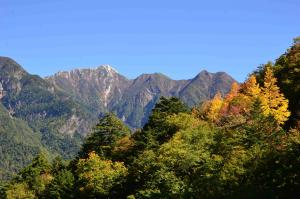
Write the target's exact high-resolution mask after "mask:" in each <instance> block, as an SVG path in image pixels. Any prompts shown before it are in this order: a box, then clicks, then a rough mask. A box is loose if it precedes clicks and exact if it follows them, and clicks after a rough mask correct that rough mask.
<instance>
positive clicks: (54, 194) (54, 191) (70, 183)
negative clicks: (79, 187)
mask: <svg viewBox="0 0 300 199" xmlns="http://www.w3.org/2000/svg"><path fill="white" fill-rule="evenodd" d="M74 184H75V177H74V175H73V173H72V172H71V171H69V170H65V169H64V170H61V171H59V173H57V174H56V175H55V176H54V179H53V180H52V181H51V183H50V184H49V185H48V187H47V190H46V192H45V194H44V197H45V198H51V199H71V198H75V193H76V191H75V189H74Z"/></svg>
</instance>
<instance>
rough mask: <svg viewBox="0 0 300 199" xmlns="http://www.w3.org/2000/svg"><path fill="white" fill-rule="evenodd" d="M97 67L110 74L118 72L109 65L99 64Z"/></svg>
mask: <svg viewBox="0 0 300 199" xmlns="http://www.w3.org/2000/svg"><path fill="white" fill-rule="evenodd" d="M98 69H100V70H104V71H106V72H107V73H108V74H110V75H112V74H115V73H118V71H117V70H116V69H115V68H113V67H112V66H110V65H101V66H100V67H98Z"/></svg>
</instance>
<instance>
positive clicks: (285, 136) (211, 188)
mask: <svg viewBox="0 0 300 199" xmlns="http://www.w3.org/2000/svg"><path fill="white" fill-rule="evenodd" d="M299 81H300V43H299V40H295V43H294V45H293V47H291V48H290V49H289V50H288V51H287V53H285V54H284V55H282V56H281V57H280V58H279V59H278V60H277V61H276V62H275V63H274V64H272V63H268V64H266V65H264V66H261V67H260V68H259V69H258V70H257V71H255V72H254V73H253V74H252V75H250V76H249V78H248V79H247V80H246V81H245V82H244V83H242V84H233V85H232V89H231V91H230V92H229V93H228V94H227V95H226V96H224V97H223V96H221V94H217V95H216V96H215V97H214V98H213V99H212V100H210V101H207V102H204V103H201V104H200V105H199V106H197V107H194V108H192V109H190V108H189V107H187V106H186V105H185V104H183V103H182V102H181V101H180V100H179V99H177V98H173V97H172V98H165V97H162V98H161V99H160V101H159V102H158V103H157V104H156V106H155V108H154V109H153V111H152V114H151V116H150V118H149V121H148V123H147V124H146V125H145V126H144V127H143V129H141V130H138V131H136V132H134V133H131V132H130V129H128V127H126V126H125V125H124V123H123V122H122V121H121V120H119V119H118V118H116V117H115V116H114V115H113V114H107V115H105V116H104V117H102V118H101V119H100V120H99V123H98V124H97V125H96V126H95V128H94V130H93V132H92V133H91V134H90V136H89V137H87V138H86V140H85V142H84V144H83V146H82V148H81V150H80V152H79V153H78V155H77V157H76V158H74V159H73V160H72V161H70V162H65V161H63V160H62V159H60V158H56V159H55V160H54V161H52V162H49V161H48V160H47V157H45V156H44V155H43V154H40V155H39V156H37V157H36V158H35V159H34V160H33V161H32V163H31V164H30V165H29V166H27V167H25V168H24V169H23V170H22V171H21V172H20V173H19V174H18V175H17V176H16V177H15V178H14V179H12V180H11V181H10V182H8V183H7V184H4V185H2V187H1V196H2V197H3V198H128V199H134V198H204V199H206V198H207V199H217V198H228V199H229V198H230V199H234V198H249V199H250V198H279V199H281V198H282V199H286V198H295V199H296V198H299V197H300V170H299V165H300V131H299V129H300V126H299V121H300V120H299V118H300V117H299V116H300V114H299V112H300V98H299V97H300V94H299V93H300V92H299V89H300V82H299Z"/></svg>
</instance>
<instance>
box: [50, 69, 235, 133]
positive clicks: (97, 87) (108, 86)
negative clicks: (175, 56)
mask: <svg viewBox="0 0 300 199" xmlns="http://www.w3.org/2000/svg"><path fill="white" fill-rule="evenodd" d="M46 79H47V80H48V81H49V83H51V84H52V85H54V86H55V88H56V89H57V90H61V91H63V92H65V93H68V94H69V95H70V96H72V97H73V99H74V100H75V101H77V102H79V103H82V104H84V105H85V106H86V107H88V109H89V110H91V111H92V112H93V113H94V114H96V115H97V114H101V113H103V112H115V113H116V114H117V115H118V116H119V117H120V118H121V119H123V120H124V121H125V122H126V123H127V124H128V125H129V126H131V127H133V128H140V127H142V126H143V125H144V124H145V122H146V121H147V119H148V116H149V114H150V112H151V110H152V108H153V107H154V105H155V103H156V102H157V100H158V99H159V98H160V96H175V97H179V98H181V99H182V100H183V101H184V102H185V103H187V104H188V105H190V106H194V105H197V104H198V103H200V102H201V101H204V100H207V99H210V98H212V97H213V96H214V95H215V94H216V93H217V92H218V91H219V92H221V93H222V94H225V93H227V92H228V91H229V90H230V88H231V84H232V83H233V82H234V81H235V80H234V79H233V78H232V77H230V76H229V75H228V74H226V73H224V72H219V73H209V72H207V71H202V72H201V73H200V74H198V75H197V76H196V77H195V78H193V79H189V80H172V79H170V78H169V77H167V76H165V75H163V74H160V73H155V74H143V75H141V76H139V77H137V78H136V79H134V80H129V79H127V78H126V77H124V76H123V75H121V74H119V73H118V72H117V71H116V70H115V69H113V68H112V67H111V66H108V65H105V66H100V67H98V68H96V69H75V70H72V71H69V72H59V73H57V74H55V75H53V76H50V77H47V78H46Z"/></svg>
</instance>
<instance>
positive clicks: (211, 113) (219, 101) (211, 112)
mask: <svg viewBox="0 0 300 199" xmlns="http://www.w3.org/2000/svg"><path fill="white" fill-rule="evenodd" d="M222 105H223V98H222V95H221V93H220V92H218V93H217V94H216V95H215V97H214V98H213V99H212V100H211V101H210V103H209V108H208V112H207V118H208V119H209V120H210V121H213V122H216V121H217V120H218V119H219V113H220V110H221V108H222Z"/></svg>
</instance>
